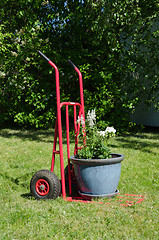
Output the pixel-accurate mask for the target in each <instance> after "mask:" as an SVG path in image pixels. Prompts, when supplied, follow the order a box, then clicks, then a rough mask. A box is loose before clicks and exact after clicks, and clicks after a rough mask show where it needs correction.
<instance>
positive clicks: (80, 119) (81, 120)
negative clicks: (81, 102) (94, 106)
mask: <svg viewBox="0 0 159 240" xmlns="http://www.w3.org/2000/svg"><path fill="white" fill-rule="evenodd" d="M77 123H81V124H82V126H83V125H84V124H85V120H84V117H83V116H82V114H81V117H79V116H78V120H77Z"/></svg>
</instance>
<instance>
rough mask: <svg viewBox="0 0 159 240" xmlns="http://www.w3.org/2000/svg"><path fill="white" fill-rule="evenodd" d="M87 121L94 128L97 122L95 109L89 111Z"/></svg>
mask: <svg viewBox="0 0 159 240" xmlns="http://www.w3.org/2000/svg"><path fill="white" fill-rule="evenodd" d="M87 121H88V124H89V127H90V128H92V127H93V126H94V125H95V123H96V113H95V109H94V110H92V111H90V110H89V111H88V113H87Z"/></svg>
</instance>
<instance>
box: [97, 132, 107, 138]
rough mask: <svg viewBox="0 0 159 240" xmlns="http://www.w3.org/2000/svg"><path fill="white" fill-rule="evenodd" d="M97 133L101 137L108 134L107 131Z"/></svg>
mask: <svg viewBox="0 0 159 240" xmlns="http://www.w3.org/2000/svg"><path fill="white" fill-rule="evenodd" d="M97 133H98V134H99V136H100V137H105V135H106V134H107V133H106V131H97Z"/></svg>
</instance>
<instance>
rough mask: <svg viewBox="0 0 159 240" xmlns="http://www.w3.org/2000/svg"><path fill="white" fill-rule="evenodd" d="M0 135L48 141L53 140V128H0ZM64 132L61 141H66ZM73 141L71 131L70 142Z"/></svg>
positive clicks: (24, 139)
mask: <svg viewBox="0 0 159 240" xmlns="http://www.w3.org/2000/svg"><path fill="white" fill-rule="evenodd" d="M0 136H1V137H4V138H20V139H22V140H23V141H26V140H29V141H37V142H49V143H53V141H54V130H53V129H50V130H12V129H1V130H0ZM49 138H51V140H49ZM65 139H66V133H65V132H64V133H63V143H64V144H65V143H66V140H65ZM71 142H74V140H73V138H72V133H71V134H70V143H71Z"/></svg>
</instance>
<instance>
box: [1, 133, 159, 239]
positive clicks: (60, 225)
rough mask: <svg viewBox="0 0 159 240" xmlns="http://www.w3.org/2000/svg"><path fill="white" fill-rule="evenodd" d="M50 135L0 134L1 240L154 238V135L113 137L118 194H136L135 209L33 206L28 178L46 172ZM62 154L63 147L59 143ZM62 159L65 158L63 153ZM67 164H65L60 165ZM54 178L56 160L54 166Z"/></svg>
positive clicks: (158, 145) (157, 136)
mask: <svg viewBox="0 0 159 240" xmlns="http://www.w3.org/2000/svg"><path fill="white" fill-rule="evenodd" d="M64 142H65V141H64ZM52 144H53V133H52V131H51V130H48V131H20V130H11V129H3V130H1V132H0V169H1V171H0V209H1V210H0V219H1V221H0V239H1V240H3V239H9V240H10V239H12V240H13V239H16V240H17V239H18V240H22V239H27V240H33V239H39V240H40V239H78V240H79V239H159V238H158V226H159V223H158V197H159V195H158V184H159V181H158V169H159V132H143V133H138V134H135V135H127V136H124V137H118V138H116V139H114V140H113V142H112V152H117V153H122V154H124V155H125V159H124V161H123V162H122V171H121V178H120V182H119V185H118V189H119V190H120V193H121V194H124V193H129V194H141V195H144V196H145V197H146V198H145V199H144V201H143V202H141V203H140V204H135V205H133V206H131V207H123V206H121V205H120V204H118V203H117V198H114V199H112V200H111V201H112V203H111V204H110V205H108V204H106V203H107V201H108V200H107V199H103V201H104V202H105V204H102V205H101V204H99V203H98V200H96V201H95V202H94V203H93V204H84V203H75V202H66V201H64V200H63V199H62V198H60V197H59V198H57V199H56V200H47V201H36V200H34V198H33V197H32V196H30V194H29V192H30V189H29V184H30V179H31V177H32V175H33V174H34V172H36V171H38V170H40V169H50V164H51V162H50V160H51V152H52ZM71 149H73V143H71ZM64 150H65V151H64V152H66V143H64ZM65 159H66V153H65ZM65 164H66V162H65ZM55 166H56V167H55V173H56V174H57V175H58V176H59V159H58V158H57V161H56V164H55Z"/></svg>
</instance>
